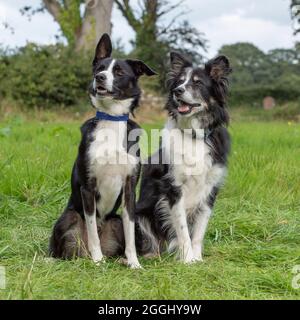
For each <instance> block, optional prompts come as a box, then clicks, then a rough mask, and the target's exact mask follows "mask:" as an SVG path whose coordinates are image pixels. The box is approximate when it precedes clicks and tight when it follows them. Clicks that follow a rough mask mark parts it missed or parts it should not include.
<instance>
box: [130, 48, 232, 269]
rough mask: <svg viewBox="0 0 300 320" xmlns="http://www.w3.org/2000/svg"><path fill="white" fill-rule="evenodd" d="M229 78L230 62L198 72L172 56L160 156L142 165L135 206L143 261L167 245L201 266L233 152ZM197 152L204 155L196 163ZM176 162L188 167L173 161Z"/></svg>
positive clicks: (223, 60) (218, 62)
mask: <svg viewBox="0 0 300 320" xmlns="http://www.w3.org/2000/svg"><path fill="white" fill-rule="evenodd" d="M230 72H231V68H230V64H229V61H228V59H227V58H226V57H225V56H219V57H217V58H215V59H212V60H210V61H209V62H208V63H206V65H205V66H204V67H198V66H193V64H192V63H191V62H190V61H189V60H188V59H186V58H185V57H183V56H182V55H180V54H179V53H175V52H173V53H171V70H170V72H169V77H168V80H167V85H168V89H169V97H168V101H167V104H166V109H167V110H168V113H169V117H168V121H167V123H166V125H165V129H164V133H163V135H162V140H161V145H160V149H159V151H158V152H157V153H156V154H154V155H152V157H151V158H150V159H148V164H145V165H143V168H142V180H141V188H140V198H139V200H138V203H137V206H136V217H137V224H136V228H137V230H136V235H137V249H138V251H139V253H141V254H143V255H147V256H150V255H156V254H158V253H160V252H162V251H163V250H164V249H165V247H166V246H165V244H167V249H168V250H169V251H170V252H173V251H176V252H177V253H178V254H179V258H180V260H181V261H183V262H184V263H191V262H194V261H202V246H203V239H204V235H205V231H206V228H207V225H208V221H209V218H210V216H211V214H212V208H213V205H214V202H215V199H216V196H217V193H218V190H219V187H220V185H221V183H222V181H223V179H224V176H225V174H226V167H227V157H228V153H229V149H230V137H229V134H228V131H227V129H226V126H227V124H228V122H229V116H228V113H227V110H226V95H227V89H228V75H229V74H230ZM170 135H172V137H173V142H172V141H171V139H170ZM166 141H169V142H170V143H166ZM181 141H184V148H183V147H182V143H180V142H181ZM195 149H197V150H198V151H199V150H200V152H199V153H198V155H197V158H196V161H194V160H195V159H192V158H193V157H192V152H193V150H195ZM177 156H182V157H183V158H185V159H184V161H182V162H181V163H180V161H179V162H176V161H174V159H176V157H177ZM163 158H167V159H168V160H169V161H162V159H163ZM177 158H178V157H177ZM188 160H191V161H188ZM155 163H156V164H155Z"/></svg>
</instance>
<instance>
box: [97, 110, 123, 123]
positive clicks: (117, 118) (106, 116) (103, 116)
mask: <svg viewBox="0 0 300 320" xmlns="http://www.w3.org/2000/svg"><path fill="white" fill-rule="evenodd" d="M96 118H97V119H98V120H108V121H128V120H129V114H123V115H121V116H112V115H110V114H108V113H105V112H101V111H97V113H96Z"/></svg>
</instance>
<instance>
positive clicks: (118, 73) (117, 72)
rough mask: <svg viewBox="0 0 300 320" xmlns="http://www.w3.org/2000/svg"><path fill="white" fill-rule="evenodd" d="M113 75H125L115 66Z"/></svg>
mask: <svg viewBox="0 0 300 320" xmlns="http://www.w3.org/2000/svg"><path fill="white" fill-rule="evenodd" d="M115 73H116V75H117V76H123V75H124V74H125V73H124V71H123V70H122V69H121V68H120V67H119V66H115Z"/></svg>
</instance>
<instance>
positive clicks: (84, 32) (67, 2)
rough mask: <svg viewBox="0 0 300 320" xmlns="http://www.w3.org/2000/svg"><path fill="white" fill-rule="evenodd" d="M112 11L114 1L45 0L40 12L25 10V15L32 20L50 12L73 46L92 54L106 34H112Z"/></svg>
mask: <svg viewBox="0 0 300 320" xmlns="http://www.w3.org/2000/svg"><path fill="white" fill-rule="evenodd" d="M82 6H84V12H83V14H82V11H81V8H82ZM112 8H113V0H42V1H41V6H40V7H39V8H32V7H30V6H25V7H24V8H23V9H22V10H21V12H22V13H23V14H25V15H27V16H29V17H30V16H31V15H33V14H35V13H37V12H44V11H47V12H48V13H50V14H51V15H52V17H53V18H54V20H55V21H56V22H57V23H58V24H59V26H60V29H61V32H62V34H63V36H64V37H65V38H66V39H67V41H68V44H69V45H70V46H74V47H75V48H76V50H82V49H84V50H90V49H93V48H94V46H95V44H96V43H97V41H98V40H99V38H100V36H101V35H102V34H103V33H109V34H110V33H111V14H112Z"/></svg>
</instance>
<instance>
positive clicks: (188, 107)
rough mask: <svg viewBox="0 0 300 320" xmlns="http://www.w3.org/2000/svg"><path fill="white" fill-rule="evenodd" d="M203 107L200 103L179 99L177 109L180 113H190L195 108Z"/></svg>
mask: <svg viewBox="0 0 300 320" xmlns="http://www.w3.org/2000/svg"><path fill="white" fill-rule="evenodd" d="M196 107H201V104H200V103H194V104H189V103H187V102H185V101H183V100H178V107H177V110H178V112H179V113H180V114H189V113H191V112H192V110H193V108H196Z"/></svg>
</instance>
